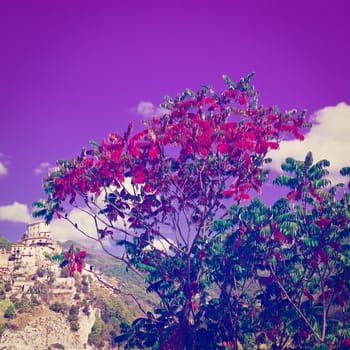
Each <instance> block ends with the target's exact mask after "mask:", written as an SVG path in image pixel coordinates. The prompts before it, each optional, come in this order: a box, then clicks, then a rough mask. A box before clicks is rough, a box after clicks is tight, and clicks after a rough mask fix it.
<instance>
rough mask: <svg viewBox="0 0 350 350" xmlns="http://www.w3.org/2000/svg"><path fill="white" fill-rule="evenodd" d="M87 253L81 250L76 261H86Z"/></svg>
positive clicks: (76, 256)
mask: <svg viewBox="0 0 350 350" xmlns="http://www.w3.org/2000/svg"><path fill="white" fill-rule="evenodd" d="M86 255H87V253H86V251H85V250H81V251H80V252H79V253H77V254H76V255H75V259H84V258H85V257H86Z"/></svg>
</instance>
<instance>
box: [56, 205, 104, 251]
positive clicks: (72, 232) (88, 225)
mask: <svg viewBox="0 0 350 350" xmlns="http://www.w3.org/2000/svg"><path fill="white" fill-rule="evenodd" d="M68 218H69V219H70V220H71V221H72V222H73V223H76V224H77V227H78V229H79V230H81V231H83V232H84V233H85V234H86V235H87V236H86V235H84V234H83V233H82V232H80V231H79V230H78V229H77V228H75V227H74V226H73V225H72V224H71V223H70V222H68V221H67V220H65V219H64V218H61V219H53V220H52V222H51V223H50V227H51V235H52V238H53V239H54V240H55V241H59V242H65V241H68V240H72V241H75V242H79V243H81V244H83V245H84V246H85V247H87V248H94V249H99V248H101V246H100V244H99V243H98V242H96V241H95V240H93V239H91V238H89V237H88V236H90V237H93V238H97V232H96V227H95V222H94V220H93V218H92V217H91V216H90V215H88V214H87V213H85V212H83V211H82V210H80V209H77V208H74V209H73V210H72V211H71V212H70V213H69V214H68ZM101 228H103V226H102V224H101ZM103 245H104V247H105V248H107V249H109V248H110V247H111V240H110V239H108V237H106V238H105V239H104V240H103Z"/></svg>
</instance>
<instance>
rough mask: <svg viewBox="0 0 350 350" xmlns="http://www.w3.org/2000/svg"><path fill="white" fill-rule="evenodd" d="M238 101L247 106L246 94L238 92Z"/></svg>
mask: <svg viewBox="0 0 350 350" xmlns="http://www.w3.org/2000/svg"><path fill="white" fill-rule="evenodd" d="M238 102H239V103H240V104H241V105H245V106H248V100H247V98H246V96H245V95H244V94H240V95H239V97H238Z"/></svg>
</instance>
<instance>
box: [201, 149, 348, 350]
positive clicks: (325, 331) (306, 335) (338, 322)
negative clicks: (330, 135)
mask: <svg viewBox="0 0 350 350" xmlns="http://www.w3.org/2000/svg"><path fill="white" fill-rule="evenodd" d="M327 166H329V162H328V161H326V160H322V161H319V162H316V163H313V159H312V154H311V153H309V154H307V156H306V158H305V160H304V161H297V160H295V159H292V158H287V159H286V162H285V163H284V164H283V165H282V169H283V170H284V171H285V172H286V173H287V174H288V175H287V174H283V175H280V176H278V177H277V178H276V180H275V181H274V182H275V184H276V185H278V186H286V187H288V188H289V192H288V194H287V196H286V198H281V199H279V200H278V201H277V202H276V203H274V204H273V205H272V206H271V207H267V206H266V205H265V204H264V203H262V202H261V201H260V200H258V199H254V200H253V201H252V202H251V203H250V204H249V205H248V206H237V205H235V206H233V207H232V208H231V213H230V217H229V218H228V219H226V220H218V221H216V223H215V226H216V229H217V230H218V231H219V232H223V233H224V240H223V242H224V243H223V244H221V245H219V249H216V251H218V253H216V254H215V253H214V254H213V250H212V251H211V252H210V253H209V256H210V258H211V260H210V261H208V266H209V269H210V272H211V275H212V279H213V280H214V281H215V282H216V283H217V284H218V286H219V287H220V290H221V294H220V299H219V300H218V301H216V304H217V305H219V307H220V312H222V313H223V314H225V315H227V314H229V313H230V311H231V312H232V311H233V312H236V313H237V315H238V316H236V317H233V318H232V319H233V322H231V324H229V327H227V328H228V329H229V330H231V332H237V333H238V335H239V337H240V338H241V339H242V338H243V334H242V333H244V334H245V336H247V335H249V334H251V335H255V337H256V342H257V343H260V342H266V341H269V342H270V343H271V346H272V348H273V349H290V348H292V349H340V348H341V347H342V346H345V348H346V345H344V344H347V343H348V342H349V337H350V331H349V330H350V305H349V299H350V283H349V278H348V276H349V272H350V250H349V248H350V244H349V235H350V195H349V193H348V192H346V191H343V193H339V191H340V190H342V189H343V184H337V185H334V186H332V184H331V182H330V181H329V180H327V179H326V178H325V176H326V175H327V174H328V171H327V169H326V168H327ZM341 173H342V174H343V175H346V174H348V172H347V170H346V168H344V169H342V171H341ZM247 261H248V262H249V264H247ZM232 281H234V282H232ZM249 284H250V286H253V287H251V288H250V291H249ZM254 284H255V285H254ZM247 291H248V293H247ZM225 300H226V301H225ZM209 306H210V305H209ZM225 311H226V312H225ZM214 315H215V314H214ZM216 317H217V316H216ZM248 317H249V319H250V322H247V320H246V319H247V318H248ZM212 318H213V317H211V318H210V317H207V319H209V320H210V319H212ZM219 328H220V329H222V324H220V327H219ZM213 329H215V328H213ZM239 333H241V334H239Z"/></svg>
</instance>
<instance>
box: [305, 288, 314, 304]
mask: <svg viewBox="0 0 350 350" xmlns="http://www.w3.org/2000/svg"><path fill="white" fill-rule="evenodd" d="M303 292H304V295H305V296H306V297H307V298H308V299H309V300H311V301H314V297H313V295H312V294H311V293H310V292H309V291H308V290H307V288H304V291H303Z"/></svg>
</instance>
